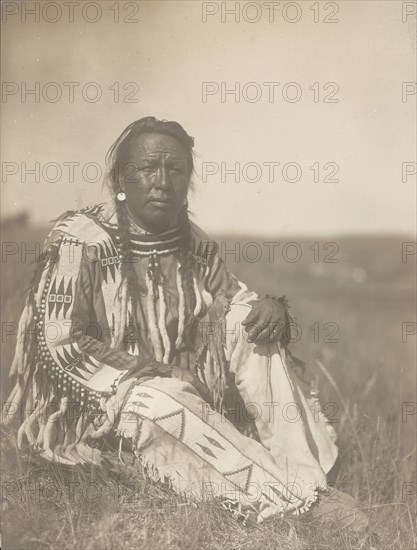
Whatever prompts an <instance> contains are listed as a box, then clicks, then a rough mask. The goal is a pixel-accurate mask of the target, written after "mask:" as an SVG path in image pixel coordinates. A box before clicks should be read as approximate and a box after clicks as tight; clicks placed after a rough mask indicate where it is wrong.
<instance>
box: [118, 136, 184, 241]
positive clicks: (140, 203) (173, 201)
mask: <svg viewBox="0 0 417 550" xmlns="http://www.w3.org/2000/svg"><path fill="white" fill-rule="evenodd" d="M120 169H121V174H122V175H123V181H124V190H125V193H126V201H127V205H128V207H129V210H130V212H131V213H132V215H133V217H134V220H135V221H136V223H137V224H138V225H140V227H142V228H143V229H145V230H147V231H151V232H153V233H155V232H161V231H166V230H167V229H169V228H171V227H173V226H175V225H176V223H177V220H178V214H179V212H180V210H181V208H182V206H183V204H184V202H185V200H186V197H187V191H188V180H189V177H188V167H187V160H186V155H185V151H184V148H183V146H182V144H181V143H180V142H179V141H178V140H177V139H175V138H173V137H170V136H165V135H162V134H152V133H149V134H142V135H140V136H139V137H138V138H137V139H135V140H134V141H133V142H132V143H131V144H130V145H129V148H128V150H127V153H126V155H124V159H123V161H122V166H120Z"/></svg>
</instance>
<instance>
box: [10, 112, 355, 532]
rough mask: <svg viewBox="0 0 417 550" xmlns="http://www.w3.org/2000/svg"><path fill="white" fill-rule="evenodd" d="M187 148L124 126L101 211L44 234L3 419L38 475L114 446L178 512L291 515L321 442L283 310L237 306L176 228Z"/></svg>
mask: <svg viewBox="0 0 417 550" xmlns="http://www.w3.org/2000/svg"><path fill="white" fill-rule="evenodd" d="M193 145H194V141H193V139H192V138H191V137H190V136H188V134H187V133H186V132H185V130H184V129H183V128H182V127H181V126H180V125H179V124H178V123H176V122H167V121H158V120H156V119H155V118H153V117H147V118H144V119H141V120H138V121H136V122H134V123H132V124H131V125H130V126H128V128H127V129H126V130H125V131H124V132H123V133H122V135H121V136H120V137H119V138H118V139H117V141H116V142H115V143H114V145H113V146H112V147H111V149H110V151H109V153H108V161H109V171H108V175H107V179H108V182H109V185H110V189H111V192H112V199H111V200H110V201H109V202H107V203H102V204H99V205H98V206H95V207H93V208H88V209H84V210H82V211H79V212H67V213H66V214H64V215H63V216H62V217H61V218H60V219H59V220H58V221H57V223H56V225H55V226H54V228H53V229H52V231H51V233H50V234H49V236H48V238H47V241H46V248H45V250H46V253H45V254H44V257H43V261H42V262H39V265H38V269H37V272H36V274H35V277H34V280H33V284H32V287H31V290H30V293H29V296H28V298H27V303H26V306H25V309H24V312H23V315H22V318H21V322H20V327H21V333H20V335H19V338H18V342H17V349H16V355H15V359H14V361H13V364H12V369H11V370H12V374H15V375H17V383H16V386H15V388H14V390H13V392H12V394H11V396H10V399H9V403H8V404H7V405H6V409H7V410H6V411H5V418H6V419H7V420H8V421H10V420H11V419H12V417H13V414H15V413H16V412H17V411H20V410H21V406H23V407H24V408H25V411H26V412H25V420H24V422H23V423H22V425H21V426H20V428H19V431H18V443H19V445H21V444H22V442H23V440H24V439H27V441H28V442H29V444H30V445H32V446H34V447H35V448H37V449H38V450H40V451H41V453H42V456H44V457H45V458H47V459H49V460H52V461H56V462H59V463H62V464H78V463H85V462H93V463H96V464H100V461H101V457H100V451H99V450H98V449H97V448H96V447H97V445H92V444H91V443H92V442H94V441H97V440H99V439H101V438H103V437H105V436H106V435H108V434H109V433H111V432H112V430H114V431H115V433H116V435H117V436H118V437H120V441H121V442H122V441H127V442H129V444H130V445H131V449H132V452H133V453H134V454H135V455H136V456H137V457H139V458H140V460H141V463H142V465H143V466H144V468H145V470H146V471H147V472H148V473H149V475H152V476H153V477H156V478H157V479H161V480H167V481H168V482H169V484H170V486H171V487H172V488H173V489H174V490H175V491H177V492H178V493H180V494H182V495H184V496H185V497H187V498H188V499H190V500H194V501H201V500H204V499H206V498H218V499H220V500H221V501H223V502H224V503H229V504H230V506H232V507H234V509H237V510H239V512H240V513H242V514H244V515H245V514H246V515H249V514H252V516H253V517H255V518H256V520H257V521H262V520H263V519H264V518H267V517H269V516H272V515H276V514H284V513H289V514H295V515H299V514H302V513H304V512H307V511H308V510H309V509H310V507H312V505H314V503H316V501H317V499H318V497H319V495H320V493H323V494H325V493H326V491H327V481H326V474H327V472H328V471H329V470H330V469H331V468H332V466H333V464H334V462H335V460H336V457H337V448H336V445H335V442H334V439H335V437H334V431H332V429H331V427H330V426H329V425H328V424H327V423H326V419H325V418H324V416H323V415H322V413H321V411H320V408H319V406H318V400H317V395H316V394H315V393H314V391H313V392H312V393H311V392H310V391H309V388H308V386H307V385H306V383H305V381H303V379H302V378H301V377H300V376H299V374H297V369H296V368H295V363H294V360H293V359H292V356H291V353H290V351H289V350H288V346H287V345H286V342H287V340H288V325H289V321H290V318H289V314H288V310H287V303H286V300H285V298H280V299H276V298H271V297H264V298H259V297H258V296H257V295H256V294H255V293H254V292H250V291H249V290H248V289H247V288H246V286H245V285H244V284H242V283H241V282H239V281H238V280H237V279H236V278H235V277H234V276H233V275H232V274H230V273H229V271H228V270H227V268H226V267H225V265H224V263H223V261H222V259H221V258H220V255H219V254H218V250H217V247H216V244H215V243H213V242H211V241H210V240H209V239H208V238H207V237H206V236H205V235H204V233H203V232H202V231H201V230H200V229H199V228H198V227H196V226H195V225H194V224H192V223H191V222H190V221H189V218H188V210H187V194H188V192H189V189H190V185H191V177H192V174H193ZM28 327H32V328H33V327H35V328H36V331H33V330H32V331H30V330H28ZM239 416H240V418H239ZM242 418H243V419H245V418H246V419H248V418H251V419H252V420H253V422H252V426H254V427H255V429H254V430H252V432H253V434H252V435H253V436H254V437H247V436H246V435H244V433H242V431H243V430H242V422H241V420H242ZM346 503H348V504H347V508H348V509H350V512H351V513H352V505H351V502H350V500H349V497H347V496H346V497H345V505H346Z"/></svg>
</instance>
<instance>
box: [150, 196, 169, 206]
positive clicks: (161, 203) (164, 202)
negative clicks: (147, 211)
mask: <svg viewBox="0 0 417 550" xmlns="http://www.w3.org/2000/svg"><path fill="white" fill-rule="evenodd" d="M148 202H150V203H152V204H156V205H159V206H166V205H169V204H172V201H171V200H170V199H168V198H167V197H155V198H153V199H149V201H148Z"/></svg>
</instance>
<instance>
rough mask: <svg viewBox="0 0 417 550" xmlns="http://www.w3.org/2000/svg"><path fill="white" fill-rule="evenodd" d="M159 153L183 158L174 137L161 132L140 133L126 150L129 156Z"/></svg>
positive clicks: (158, 154)
mask: <svg viewBox="0 0 417 550" xmlns="http://www.w3.org/2000/svg"><path fill="white" fill-rule="evenodd" d="M161 155H164V156H169V157H175V158H180V159H184V158H185V153H184V149H183V146H182V145H181V143H180V142H179V141H178V140H177V139H175V138H174V137H171V136H166V135H163V134H142V135H140V136H138V137H137V138H136V139H135V140H134V141H132V142H131V144H130V147H129V150H128V156H129V157H132V156H134V157H138V156H140V157H142V156H147V157H149V156H150V157H158V156H161Z"/></svg>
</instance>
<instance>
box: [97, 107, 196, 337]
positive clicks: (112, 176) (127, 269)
mask: <svg viewBox="0 0 417 550" xmlns="http://www.w3.org/2000/svg"><path fill="white" fill-rule="evenodd" d="M145 133H156V134H163V135H167V136H170V137H173V138H175V139H177V140H178V141H179V142H180V143H181V144H182V146H183V149H184V153H185V155H186V161H187V168H188V173H187V176H188V181H189V185H190V186H191V178H192V174H193V172H194V158H193V147H194V138H192V137H191V136H189V135H188V134H187V132H186V131H185V130H184V128H183V127H182V126H181V125H180V124H178V122H174V121H167V120H157V119H156V118H155V117H145V118H141V119H139V120H136V121H135V122H132V123H131V124H129V126H128V127H127V128H126V129H125V130H124V131H123V132H122V133H121V135H120V136H119V137H118V138H117V140H116V141H115V142H114V143H113V145H112V146H111V147H110V149H109V151H108V152H107V155H106V162H107V166H108V171H107V183H108V186H109V187H110V191H111V192H112V194H113V195H114V196H117V194H118V193H119V192H121V191H123V188H122V185H121V181H120V180H121V173H120V172H121V169H122V168H123V164H122V162H123V159H124V157H125V155H126V152H127V150H128V148H129V145H130V144H131V143H132V142H133V141H134V140H136V139H137V137H138V136H140V135H142V134H145ZM115 202H116V213H117V224H118V230H119V238H120V250H119V253H120V254H121V262H120V265H121V275H122V284H124V282H126V283H127V291H128V295H129V297H130V299H131V301H132V314H133V323H134V330H135V333H136V335H137V336H138V337H140V329H139V324H138V320H137V313H136V312H137V307H138V305H140V301H139V292H140V288H139V284H138V281H137V278H136V273H135V270H134V267H133V264H132V261H129V251H130V250H131V247H132V243H131V241H130V232H129V218H128V211H127V204H126V201H122V202H120V201H118V200H116V201H115ZM179 225H180V227H181V229H182V232H183V246H182V251H181V270H182V274H183V277H184V278H183V280H184V281H185V284H186V289H185V293H186V296H187V297H188V299H187V300H186V303H187V309H188V310H189V311H193V309H194V307H195V295H194V289H193V280H192V257H191V255H190V254H189V250H190V248H191V227H190V221H189V216H188V207H187V205H185V206H184V207H183V208H182V210H181V213H180V216H179ZM143 343H144V342H143V339H142V344H143Z"/></svg>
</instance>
